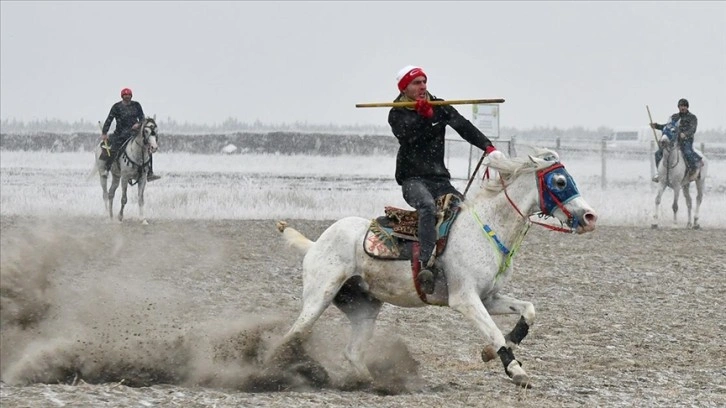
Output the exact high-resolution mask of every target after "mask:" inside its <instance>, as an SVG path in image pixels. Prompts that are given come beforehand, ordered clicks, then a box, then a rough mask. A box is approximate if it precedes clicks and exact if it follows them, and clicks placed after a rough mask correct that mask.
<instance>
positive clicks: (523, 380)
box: [512, 374, 532, 388]
mask: <svg viewBox="0 0 726 408" xmlns="http://www.w3.org/2000/svg"><path fill="white" fill-rule="evenodd" d="M512 382H514V384H516V385H518V386H520V387H522V388H532V383H531V382H530V381H529V376H528V375H527V374H516V375H514V376H512Z"/></svg>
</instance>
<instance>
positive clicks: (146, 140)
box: [94, 117, 159, 224]
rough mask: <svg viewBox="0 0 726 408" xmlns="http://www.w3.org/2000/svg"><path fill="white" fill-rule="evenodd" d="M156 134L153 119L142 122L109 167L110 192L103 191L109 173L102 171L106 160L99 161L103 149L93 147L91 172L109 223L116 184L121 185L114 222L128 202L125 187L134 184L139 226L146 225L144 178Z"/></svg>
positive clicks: (155, 143)
mask: <svg viewBox="0 0 726 408" xmlns="http://www.w3.org/2000/svg"><path fill="white" fill-rule="evenodd" d="M156 132H157V127H156V117H154V118H144V120H143V122H142V123H141V126H140V128H139V130H138V132H137V133H136V135H135V136H134V137H131V138H129V140H127V141H126V143H125V144H124V146H123V147H122V148H121V149H120V150H121V151H120V152H118V154H117V155H116V158H115V159H114V161H113V163H112V164H111V174H112V176H113V179H112V181H111V188H110V189H107V185H108V173H109V172H108V171H107V170H106V160H104V159H103V158H102V154H103V149H104V148H103V147H102V146H98V147H96V151H95V158H96V164H95V168H94V171H97V172H98V174H99V175H100V177H101V188H102V189H103V202H104V203H105V204H106V209H107V210H108V215H109V217H110V218H111V219H113V198H114V196H115V194H116V189H117V188H118V186H119V183H120V184H121V210H120V211H119V213H118V220H119V221H123V218H124V207H125V206H126V202H127V201H128V199H127V196H126V190H127V188H128V186H129V184H132V183H133V182H134V181H136V184H137V185H138V189H139V216H140V217H141V223H142V224H148V221H146V218H145V217H144V190H145V189H146V176H147V174H148V172H149V165H150V162H151V155H152V154H153V153H155V152H156V151H157V149H158V148H159V146H158V144H157V142H156Z"/></svg>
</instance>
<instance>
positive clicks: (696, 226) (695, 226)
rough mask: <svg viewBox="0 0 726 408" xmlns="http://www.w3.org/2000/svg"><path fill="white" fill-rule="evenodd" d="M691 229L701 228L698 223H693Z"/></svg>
mask: <svg viewBox="0 0 726 408" xmlns="http://www.w3.org/2000/svg"><path fill="white" fill-rule="evenodd" d="M693 229H694V230H697V229H701V226H700V225H698V224H695V225H694V226H693Z"/></svg>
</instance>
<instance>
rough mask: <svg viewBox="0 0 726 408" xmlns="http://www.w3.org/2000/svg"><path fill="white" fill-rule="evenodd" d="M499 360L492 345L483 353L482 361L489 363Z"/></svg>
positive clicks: (485, 348)
mask: <svg viewBox="0 0 726 408" xmlns="http://www.w3.org/2000/svg"><path fill="white" fill-rule="evenodd" d="M495 358H497V352H496V351H495V350H494V347H492V345H491V344H489V345H487V346H486V347H484V348H483V349H482V351H481V360H482V361H483V362H485V363H488V362H490V361H492V360H494V359H495Z"/></svg>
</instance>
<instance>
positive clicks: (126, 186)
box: [118, 177, 129, 221]
mask: <svg viewBox="0 0 726 408" xmlns="http://www.w3.org/2000/svg"><path fill="white" fill-rule="evenodd" d="M128 189H129V181H128V180H127V179H126V178H125V177H121V210H119V212H118V220H119V221H123V220H124V207H126V202H127V201H128V196H127V195H126V193H127V191H128Z"/></svg>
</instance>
